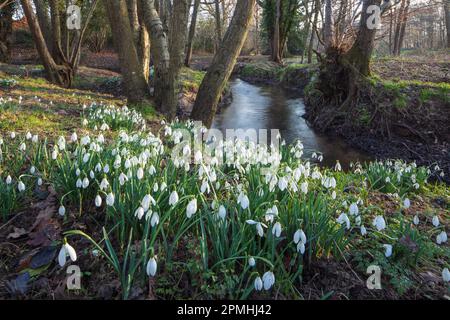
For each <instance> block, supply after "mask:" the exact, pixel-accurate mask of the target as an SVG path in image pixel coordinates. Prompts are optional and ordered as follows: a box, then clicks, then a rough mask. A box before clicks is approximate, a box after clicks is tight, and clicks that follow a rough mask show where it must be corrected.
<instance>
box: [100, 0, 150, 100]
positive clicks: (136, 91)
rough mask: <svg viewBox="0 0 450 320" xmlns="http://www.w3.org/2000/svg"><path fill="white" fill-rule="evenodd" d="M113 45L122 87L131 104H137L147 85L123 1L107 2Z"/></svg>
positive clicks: (146, 89)
mask: <svg viewBox="0 0 450 320" xmlns="http://www.w3.org/2000/svg"><path fill="white" fill-rule="evenodd" d="M106 3H107V7H108V11H109V13H110V14H109V18H110V19H111V21H110V24H111V26H112V29H113V37H114V38H115V41H114V43H115V44H116V46H117V51H118V54H119V60H120V68H121V73H122V77H123V81H122V83H123V85H124V88H125V92H126V95H127V98H128V101H129V102H131V103H139V102H141V101H142V100H143V99H145V97H146V96H147V93H148V85H147V82H146V80H145V77H144V74H143V72H142V68H141V65H140V63H139V57H138V53H137V50H136V46H135V44H134V41H132V39H133V32H132V30H131V26H130V19H129V16H128V8H127V5H126V3H125V0H107V1H106Z"/></svg>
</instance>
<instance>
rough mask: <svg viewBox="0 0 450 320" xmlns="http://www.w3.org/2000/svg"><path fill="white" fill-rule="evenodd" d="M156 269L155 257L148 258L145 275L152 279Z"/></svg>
mask: <svg viewBox="0 0 450 320" xmlns="http://www.w3.org/2000/svg"><path fill="white" fill-rule="evenodd" d="M157 268H158V264H157V262H156V259H155V257H153V258H150V260H148V262H147V268H146V271H147V275H148V276H149V277H154V276H155V274H156V269H157Z"/></svg>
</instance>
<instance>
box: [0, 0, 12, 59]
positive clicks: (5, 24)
mask: <svg viewBox="0 0 450 320" xmlns="http://www.w3.org/2000/svg"><path fill="white" fill-rule="evenodd" d="M13 11H14V7H13V4H12V3H10V4H7V5H5V7H4V8H2V9H0V62H6V63H9V62H11V38H12V22H13V20H12V16H13Z"/></svg>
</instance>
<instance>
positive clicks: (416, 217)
mask: <svg viewBox="0 0 450 320" xmlns="http://www.w3.org/2000/svg"><path fill="white" fill-rule="evenodd" d="M419 222H420V221H419V216H418V215H415V216H414V219H413V223H414V224H415V225H416V226H417V225H418V224H419Z"/></svg>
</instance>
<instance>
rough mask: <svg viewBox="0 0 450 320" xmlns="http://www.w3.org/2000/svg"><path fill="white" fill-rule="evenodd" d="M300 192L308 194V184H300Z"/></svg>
mask: <svg viewBox="0 0 450 320" xmlns="http://www.w3.org/2000/svg"><path fill="white" fill-rule="evenodd" d="M300 190H301V191H302V192H303V193H304V194H306V193H308V182H306V181H305V182H302V184H301V185H300Z"/></svg>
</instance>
